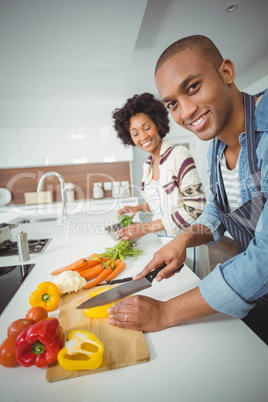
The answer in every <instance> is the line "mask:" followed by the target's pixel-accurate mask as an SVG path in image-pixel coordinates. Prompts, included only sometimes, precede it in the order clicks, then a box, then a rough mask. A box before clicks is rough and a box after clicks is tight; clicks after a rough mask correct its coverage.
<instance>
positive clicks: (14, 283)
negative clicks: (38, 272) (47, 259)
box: [0, 264, 35, 314]
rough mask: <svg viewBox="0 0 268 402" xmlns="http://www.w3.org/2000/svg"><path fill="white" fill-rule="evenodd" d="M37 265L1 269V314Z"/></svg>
mask: <svg viewBox="0 0 268 402" xmlns="http://www.w3.org/2000/svg"><path fill="white" fill-rule="evenodd" d="M34 265H35V264H25V265H12V266H6V267H0V314H1V313H2V311H3V310H4V309H5V307H6V306H7V304H8V303H9V302H10V300H11V299H12V297H13V296H14V295H15V293H16V292H17V290H18V289H19V287H20V285H21V284H22V282H23V281H24V279H25V278H26V276H27V275H28V274H29V273H30V271H31V270H32V269H33V267H34Z"/></svg>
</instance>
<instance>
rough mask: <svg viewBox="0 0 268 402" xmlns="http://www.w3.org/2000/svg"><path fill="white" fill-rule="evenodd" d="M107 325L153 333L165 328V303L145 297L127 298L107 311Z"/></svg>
mask: <svg viewBox="0 0 268 402" xmlns="http://www.w3.org/2000/svg"><path fill="white" fill-rule="evenodd" d="M108 313H109V321H108V322H109V324H111V325H115V326H117V327H121V328H128V329H132V330H136V331H146V332H155V331H161V330H162V329H164V328H166V327H167V325H166V323H165V318H166V312H165V302H161V301H158V300H155V299H151V298H150V297H146V296H132V297H127V298H125V299H123V300H121V301H120V302H117V303H115V304H114V306H113V307H110V308H109V309H108Z"/></svg>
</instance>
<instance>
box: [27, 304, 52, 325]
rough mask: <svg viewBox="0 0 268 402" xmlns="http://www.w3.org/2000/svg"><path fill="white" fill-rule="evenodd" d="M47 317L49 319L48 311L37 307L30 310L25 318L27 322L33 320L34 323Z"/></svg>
mask: <svg viewBox="0 0 268 402" xmlns="http://www.w3.org/2000/svg"><path fill="white" fill-rule="evenodd" d="M47 317H48V313H47V311H46V310H45V309H44V308H43V307H41V306H35V307H32V308H30V310H29V311H27V313H26V315H25V318H26V319H27V320H32V321H34V322H38V321H41V320H44V319H45V318H47Z"/></svg>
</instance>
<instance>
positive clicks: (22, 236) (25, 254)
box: [17, 230, 30, 261]
mask: <svg viewBox="0 0 268 402" xmlns="http://www.w3.org/2000/svg"><path fill="white" fill-rule="evenodd" d="M17 239H18V252H19V259H20V261H27V260H29V259H30V254H29V242H28V238H27V233H25V232H23V230H21V231H20V232H19V233H18V235H17Z"/></svg>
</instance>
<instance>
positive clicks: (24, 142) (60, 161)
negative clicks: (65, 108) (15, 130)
mask: <svg viewBox="0 0 268 402" xmlns="http://www.w3.org/2000/svg"><path fill="white" fill-rule="evenodd" d="M19 134H20V149H21V160H22V166H23V167H28V166H53V165H69V164H72V163H73V161H74V159H75V158H76V140H75V131H74V128H73V127H57V128H53V127H50V128H23V129H20V131H19Z"/></svg>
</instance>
